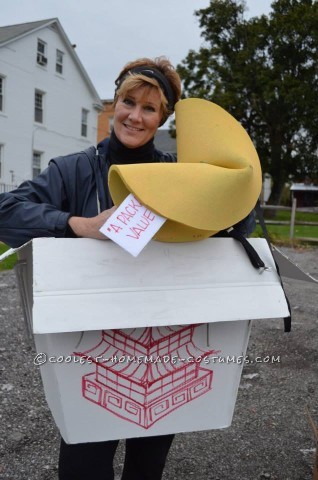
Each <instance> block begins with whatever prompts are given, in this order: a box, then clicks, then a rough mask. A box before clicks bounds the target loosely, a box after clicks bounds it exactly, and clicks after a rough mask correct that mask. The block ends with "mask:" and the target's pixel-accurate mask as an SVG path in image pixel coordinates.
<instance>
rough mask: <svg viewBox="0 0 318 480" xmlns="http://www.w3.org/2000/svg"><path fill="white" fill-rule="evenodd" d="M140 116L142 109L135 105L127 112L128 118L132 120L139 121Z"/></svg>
mask: <svg viewBox="0 0 318 480" xmlns="http://www.w3.org/2000/svg"><path fill="white" fill-rule="evenodd" d="M141 117H142V109H141V108H140V107H138V106H135V107H134V108H133V109H132V110H131V112H130V113H129V116H128V118H129V119H130V120H132V121H133V122H140V121H141Z"/></svg>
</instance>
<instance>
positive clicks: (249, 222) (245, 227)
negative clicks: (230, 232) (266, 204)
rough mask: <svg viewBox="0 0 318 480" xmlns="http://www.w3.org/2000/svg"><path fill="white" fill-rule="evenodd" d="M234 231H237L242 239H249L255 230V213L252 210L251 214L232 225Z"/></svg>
mask: <svg viewBox="0 0 318 480" xmlns="http://www.w3.org/2000/svg"><path fill="white" fill-rule="evenodd" d="M233 227H234V228H235V230H238V231H239V232H240V233H241V234H242V235H243V236H244V237H249V236H250V235H251V234H252V233H253V232H254V230H255V228H256V221H255V211H254V210H252V211H251V213H250V214H249V215H248V216H247V217H245V218H243V220H241V221H240V222H238V223H236V224H235V225H233Z"/></svg>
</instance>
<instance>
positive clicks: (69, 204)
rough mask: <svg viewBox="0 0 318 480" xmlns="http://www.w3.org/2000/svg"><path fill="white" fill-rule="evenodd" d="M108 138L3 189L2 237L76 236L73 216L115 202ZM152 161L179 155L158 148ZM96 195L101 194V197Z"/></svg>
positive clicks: (246, 225) (9, 240) (244, 226)
mask: <svg viewBox="0 0 318 480" xmlns="http://www.w3.org/2000/svg"><path fill="white" fill-rule="evenodd" d="M107 149H108V139H106V140H104V141H103V142H101V143H100V144H99V145H98V150H96V149H95V147H89V148H88V149H87V150H85V151H83V152H79V153H74V154H71V155H67V156H64V157H57V158H54V159H53V160H51V161H50V163H49V166H48V167H47V169H46V170H44V171H43V172H42V173H41V174H40V175H39V176H38V177H36V178H35V179H34V180H32V181H31V180H30V181H26V182H23V183H22V184H21V185H20V186H19V187H18V188H17V189H16V190H12V191H11V192H8V193H3V194H1V195H0V241H2V242H4V243H6V244H7V245H10V246H11V247H19V246H20V245H23V244H24V243H25V242H27V241H29V240H31V239H32V238H36V237H56V238H61V237H62V238H64V237H72V236H74V234H73V232H72V230H71V229H70V228H69V227H68V219H69V217H70V216H77V217H94V216H95V215H97V214H98V213H99V211H98V203H99V205H100V211H103V210H105V209H108V208H111V207H112V206H113V202H112V199H111V197H110V194H109V190H108V185H107V178H108V168H109V165H108V163H107ZM153 161H154V162H175V161H176V155H173V154H169V153H163V152H161V151H159V150H156V149H155V151H154V158H153ZM97 195H98V200H99V202H98V201H97ZM254 227H255V221H254V215H253V213H252V214H250V215H249V216H248V217H247V218H246V219H244V220H242V222H240V223H239V224H238V228H239V230H240V231H241V233H243V234H244V235H248V234H249V233H251V232H252V231H253V229H254Z"/></svg>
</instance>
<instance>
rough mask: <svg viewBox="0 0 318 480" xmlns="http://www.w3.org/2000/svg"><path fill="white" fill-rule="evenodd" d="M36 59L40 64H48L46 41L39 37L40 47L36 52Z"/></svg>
mask: <svg viewBox="0 0 318 480" xmlns="http://www.w3.org/2000/svg"><path fill="white" fill-rule="evenodd" d="M36 61H37V64H38V65H42V66H45V65H46V64H47V56H46V43H45V42H43V40H40V39H39V38H38V49H37V54H36Z"/></svg>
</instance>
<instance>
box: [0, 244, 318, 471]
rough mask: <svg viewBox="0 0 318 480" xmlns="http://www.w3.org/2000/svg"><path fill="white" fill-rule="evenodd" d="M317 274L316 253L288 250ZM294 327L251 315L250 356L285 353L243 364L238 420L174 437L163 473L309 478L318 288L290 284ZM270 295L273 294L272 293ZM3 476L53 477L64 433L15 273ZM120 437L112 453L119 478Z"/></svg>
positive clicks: (0, 463) (5, 356) (2, 307)
mask: <svg viewBox="0 0 318 480" xmlns="http://www.w3.org/2000/svg"><path fill="white" fill-rule="evenodd" d="M286 251H287V253H288V255H289V256H290V257H291V258H294V259H295V260H296V262H297V263H298V264H299V265H301V266H302V267H303V268H304V270H305V271H307V272H310V273H311V274H313V275H315V276H316V277H318V250H314V249H312V250H304V251H301V250H297V251H295V250H286ZM285 285H286V291H287V292H288V295H289V298H290V302H291V305H292V310H293V329H292V332H291V333H289V334H285V333H283V325H282V320H269V321H256V322H254V326H253V330H252V335H251V339H250V343H249V349H248V353H249V356H250V358H251V359H255V358H256V357H264V358H266V357H272V356H274V357H275V358H277V357H279V358H280V362H273V363H270V362H264V363H252V364H250V365H246V366H245V367H244V369H243V375H242V380H241V385H240V389H239V393H238V399H237V405H236V409H235V415H234V419H233V423H232V426H231V427H230V428H228V429H225V430H215V431H206V432H199V433H190V434H180V435H177V437H176V439H175V441H174V444H173V447H172V449H171V452H170V455H169V461H168V464H167V467H166V472H165V475H164V479H165V480H187V479H191V478H194V479H196V480H234V479H235V480H258V479H259V480H261V479H271V480H311V479H312V467H313V456H314V437H313V433H312V430H311V428H310V426H309V423H308V419H307V417H306V412H305V407H306V405H307V406H308V408H309V409H310V411H311V413H312V416H313V418H314V419H315V420H316V422H317V423H318V402H317V398H318V369H317V365H318V333H317V326H318V285H314V284H310V283H304V282H295V281H292V280H287V281H286V282H285ZM268 300H269V301H270V299H268ZM0 332H1V333H0V405H1V411H0V437H1V446H0V479H1V480H2V479H10V480H56V479H57V468H56V465H57V456H58V443H59V440H58V438H59V436H58V432H57V431H56V428H55V426H54V425H53V421H52V420H51V416H50V412H49V411H48V408H47V406H46V403H45V400H44V397H43V392H42V387H41V379H40V375H39V370H38V367H36V366H34V365H33V358H34V351H33V348H32V346H31V345H30V344H29V343H28V341H27V339H26V336H25V329H24V323H23V320H22V314H21V310H20V307H19V302H18V291H17V287H16V282H15V277H14V274H13V272H4V273H2V274H0ZM122 462H123V444H122V443H121V445H120V448H119V451H118V455H117V457H116V474H117V478H120V477H119V476H118V475H119V473H120V468H121V466H122Z"/></svg>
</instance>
